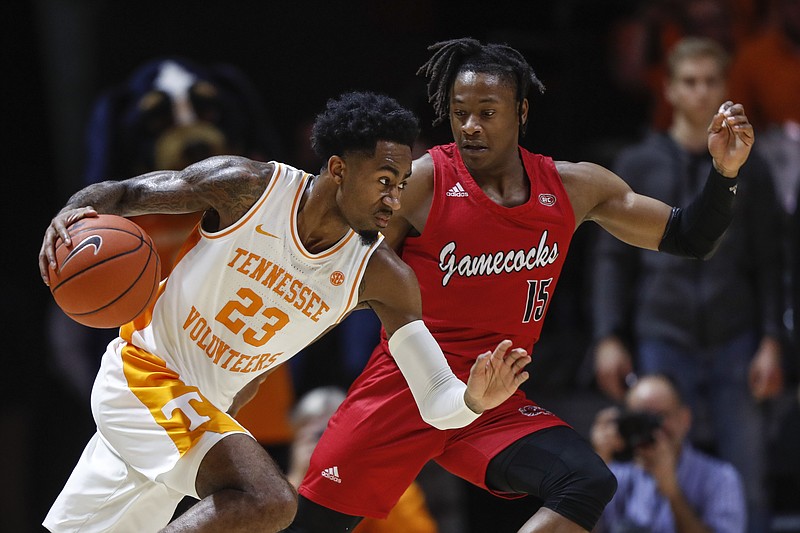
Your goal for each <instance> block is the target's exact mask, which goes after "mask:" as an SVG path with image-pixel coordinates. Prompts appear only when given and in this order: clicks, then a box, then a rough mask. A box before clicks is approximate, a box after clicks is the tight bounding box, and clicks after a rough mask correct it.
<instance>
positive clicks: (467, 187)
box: [402, 144, 575, 365]
mask: <svg viewBox="0 0 800 533" xmlns="http://www.w3.org/2000/svg"><path fill="white" fill-rule="evenodd" d="M429 152H430V154H431V156H432V157H433V161H434V178H433V181H434V191H433V202H432V204H431V210H430V213H429V215H428V220H427V222H426V224H425V230H424V231H423V233H422V235H421V236H419V237H411V238H406V240H405V245H404V248H403V251H402V258H403V260H404V261H405V262H406V263H408V264H409V265H410V266H411V268H412V269H413V270H414V272H415V273H416V275H417V278H418V279H419V281H420V286H421V290H422V309H423V319H424V320H425V323H426V324H427V326H428V328H429V329H430V330H431V332H432V333H433V334H434V336H435V337H436V339H437V341H438V342H439V344H440V346H441V347H442V349H443V350H444V351H445V353H447V354H448V355H454V354H458V355H461V356H469V355H471V356H472V357H469V361H465V364H467V363H468V364H470V365H471V362H472V360H474V357H475V356H477V355H478V354H479V353H480V352H483V351H486V350H489V349H493V348H494V346H496V344H497V343H498V342H500V341H501V340H503V339H504V338H510V339H511V340H512V341H514V345H515V346H521V347H524V348H526V349H527V350H528V351H529V352H531V351H532V348H533V344H534V343H535V342H536V340H537V339H538V338H539V334H540V332H541V330H542V321H543V320H544V317H545V314H546V312H547V307H548V305H549V304H550V299H551V298H552V297H553V292H554V291H555V288H556V283H557V281H558V276H559V274H560V273H561V268H562V266H563V264H564V260H565V258H566V255H567V249H568V248H569V243H570V240H571V238H572V234H573V232H574V230H575V216H574V214H573V211H572V206H571V204H570V201H569V198H568V197H567V193H566V190H565V189H564V186H563V183H562V181H561V177H560V176H559V174H558V172H557V171H556V168H555V164H554V163H553V160H552V159H551V158H549V157H545V156H542V155H538V154H533V153H530V152H528V151H527V150H524V149H523V148H521V147H520V154H521V156H522V160H523V163H524V165H525V172H526V174H527V176H528V178H529V180H530V187H531V195H530V198H529V199H528V201H527V202H526V203H524V204H522V205H519V206H516V207H510V208H509V207H503V206H500V205H498V204H497V203H495V202H494V201H493V200H491V199H490V198H489V197H487V196H486V194H484V192H483V191H482V190H481V188H480V187H479V186H478V184H477V183H475V181H474V180H473V179H472V177H471V176H470V174H469V172H468V171H467V169H466V167H465V166H464V162H463V160H462V159H461V154H460V153H459V151H458V148H457V147H456V145H455V144H449V145H444V146H436V147H434V148H432V149H430V150H429ZM451 364H452V361H451Z"/></svg>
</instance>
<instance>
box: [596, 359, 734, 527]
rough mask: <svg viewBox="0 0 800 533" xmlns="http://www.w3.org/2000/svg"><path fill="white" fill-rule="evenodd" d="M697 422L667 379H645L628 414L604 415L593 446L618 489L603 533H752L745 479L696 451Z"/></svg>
mask: <svg viewBox="0 0 800 533" xmlns="http://www.w3.org/2000/svg"><path fill="white" fill-rule="evenodd" d="M691 423H692V413H691V410H690V409H689V407H688V406H687V405H686V404H685V403H684V401H683V399H682V397H681V394H680V392H679V391H678V388H677V386H676V385H675V383H674V382H673V380H672V379H670V378H669V377H668V376H666V375H662V374H651V375H647V376H644V377H641V378H639V379H638V380H637V381H636V383H635V384H634V385H633V386H632V387H631V388H630V390H629V391H628V392H627V394H626V396H625V405H624V409H620V408H617V407H609V408H606V409H603V410H601V411H600V412H599V413H598V414H597V416H596V418H595V422H594V425H593V426H592V430H591V441H592V446H593V447H594V449H595V451H596V452H597V453H598V455H600V457H602V458H603V460H605V461H606V463H607V464H608V465H609V468H610V469H611V471H612V472H613V473H614V475H615V476H616V477H617V482H618V488H617V492H616V495H615V496H614V498H613V499H612V500H611V502H610V503H609V504H608V506H606V509H605V511H604V512H603V516H602V517H601V518H600V522H599V523H598V525H597V528H596V529H595V532H596V533H623V532H625V533H634V532H644V531H647V532H651V533H673V532H674V533H690V532H717V533H743V532H744V531H745V527H746V525H747V511H746V506H745V497H744V488H743V485H742V479H741V476H740V475H739V473H738V472H737V471H736V469H735V468H734V467H733V466H732V465H731V464H730V463H726V462H723V461H721V460H719V459H717V458H714V457H711V456H709V455H707V454H705V453H703V452H701V451H699V450H697V449H695V448H694V447H692V445H691V444H690V442H689V440H688V439H687V435H688V434H689V430H690V428H691Z"/></svg>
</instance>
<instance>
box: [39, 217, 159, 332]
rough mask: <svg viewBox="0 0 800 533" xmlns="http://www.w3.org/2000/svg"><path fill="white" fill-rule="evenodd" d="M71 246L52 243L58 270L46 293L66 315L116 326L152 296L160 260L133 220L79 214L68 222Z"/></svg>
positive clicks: (97, 324)
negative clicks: (76, 218) (88, 216)
mask: <svg viewBox="0 0 800 533" xmlns="http://www.w3.org/2000/svg"><path fill="white" fill-rule="evenodd" d="M68 230H69V234H70V237H71V238H72V246H69V247H68V246H65V245H64V242H63V241H62V240H61V239H59V240H58V241H57V242H56V261H57V264H58V270H57V271H54V270H53V269H52V268H50V292H51V293H52V294H53V298H55V300H56V303H57V304H58V306H59V307H60V308H61V310H62V311H64V312H65V313H66V314H67V315H69V317H70V318H72V319H73V320H75V321H76V322H79V323H81V324H83V325H85V326H89V327H93V328H117V327H119V326H121V325H123V324H125V323H127V322H130V321H131V320H133V319H134V318H136V317H137V316H139V315H140V314H141V313H142V311H144V310H145V309H146V308H147V306H148V305H149V304H150V303H151V302H152V301H153V299H154V298H155V296H156V292H157V291H158V283H159V281H160V280H161V262H160V260H159V258H158V253H157V252H156V249H155V246H154V245H153V241H152V239H151V238H150V236H149V235H147V233H145V232H144V230H142V228H140V227H139V226H138V225H136V224H135V223H133V222H131V221H130V220H128V219H127V218H123V217H120V216H116V215H99V216H97V217H94V218H84V219H81V220H79V221H78V222H76V223H75V224H72V225H71V226H69V227H68Z"/></svg>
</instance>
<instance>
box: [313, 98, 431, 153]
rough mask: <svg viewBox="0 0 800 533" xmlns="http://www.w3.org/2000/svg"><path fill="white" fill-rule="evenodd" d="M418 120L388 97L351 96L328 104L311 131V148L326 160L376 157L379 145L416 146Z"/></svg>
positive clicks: (331, 100) (333, 99)
mask: <svg viewBox="0 0 800 533" xmlns="http://www.w3.org/2000/svg"><path fill="white" fill-rule="evenodd" d="M418 134H419V120H418V119H417V117H416V116H415V115H414V113H412V112H411V111H409V110H408V109H406V108H404V107H402V106H401V105H400V104H399V103H398V102H397V101H396V100H394V99H393V98H390V97H388V96H384V95H380V94H376V93H372V92H350V93H345V94H343V95H341V96H339V97H338V98H331V99H330V100H328V103H327V106H326V108H325V110H324V111H323V112H322V113H320V114H319V115H317V117H316V119H315V120H314V125H313V126H312V129H311V146H312V148H313V149H314V151H315V152H316V153H317V155H318V156H320V157H321V158H322V159H323V160H325V161H327V160H328V159H329V158H330V157H331V156H332V155H340V156H344V155H345V154H346V153H347V152H361V153H366V154H369V155H374V154H375V146H376V145H377V143H378V141H391V142H396V143H399V144H404V145H406V146H413V144H414V141H416V139H417V135H418Z"/></svg>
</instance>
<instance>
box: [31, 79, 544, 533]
mask: <svg viewBox="0 0 800 533" xmlns="http://www.w3.org/2000/svg"><path fill="white" fill-rule="evenodd" d="M418 129H419V128H418V123H417V119H416V118H415V117H414V115H413V114H412V113H411V112H409V111H408V110H406V109H404V108H402V107H400V106H399V105H398V103H397V102H395V101H394V100H392V99H390V98H388V97H385V96H380V95H375V94H372V93H349V94H346V95H343V96H341V97H340V98H338V99H333V100H330V101H329V102H328V106H327V109H326V110H325V111H324V112H323V113H322V114H320V115H319V116H318V117H317V119H316V121H315V124H314V128H313V134H312V143H313V145H314V148H315V150H316V151H317V153H318V154H319V155H320V156H321V157H322V158H323V159H324V160H326V161H327V165H326V166H325V167H324V168H323V169H322V171H321V173H320V174H319V175H318V176H314V175H310V174H308V173H306V172H303V171H300V170H297V169H295V168H292V167H290V166H288V165H286V164H283V163H278V162H274V161H273V162H268V163H267V162H260V161H253V160H250V159H246V158H242V157H233V156H220V157H213V158H210V159H207V160H205V161H201V162H199V163H196V164H193V165H191V166H189V167H187V168H186V169H184V170H182V171H156V172H151V173H148V174H144V175H141V176H137V177H134V178H130V179H128V180H124V181H106V182H103V183H98V184H94V185H90V186H89V187H86V188H85V189H83V190H81V191H79V192H78V193H76V194H75V195H73V196H72V198H70V200H69V201H68V203H67V205H66V206H65V207H64V208H63V209H62V210H61V211H60V212H59V213H58V214H57V215H56V216H55V218H53V220H52V222H51V224H50V226H49V227H48V228H47V230H46V232H45V235H44V241H43V243H42V248H41V252H40V254H39V267H40V270H41V274H42V278H43V280H44V282H45V283H48V274H47V272H48V266H49V265H54V257H55V255H54V248H55V242H56V240H57V239H58V238H59V237H60V238H61V239H63V240H64V241H65V242H67V243H68V245H69V235H68V233H67V227H68V226H69V225H71V224H74V223H75V222H77V221H78V220H80V219H82V218H84V217H92V216H95V215H96V213H110V214H116V215H122V216H133V215H142V214H147V213H188V212H195V211H204V216H203V218H202V221H201V223H200V224H199V225H198V227H197V228H196V229H195V230H194V232H193V233H192V235H191V236H190V237H189V239H188V240H187V242H186V243H185V245H184V247H183V250H182V251H181V253H180V256H179V259H178V261H177V263H176V265H175V267H174V269H173V271H172V273H171V274H170V276H169V277H168V278H167V279H166V280H164V281H163V282H162V283H161V286H160V288H159V294H158V298H157V299H156V301H155V303H154V304H153V305H152V306H151V308H149V309H148V310H147V311H146V312H145V313H144V314H142V315H141V316H139V317H138V318H137V319H135V320H134V321H133V322H131V323H129V324H126V325H124V326H123V327H122V328H121V329H120V335H119V337H118V338H117V339H115V340H114V341H112V342H111V343H110V344H109V346H108V348H107V350H106V353H105V354H104V356H103V360H102V363H101V368H100V370H99V373H98V377H97V379H96V382H95V386H94V389H93V392H92V413H93V415H94V418H95V421H96V423H97V433H96V434H95V436H94V437H93V438H92V439H91V440H90V442H89V444H88V445H87V447H86V449H85V450H84V452H83V455H82V456H81V458H80V460H79V462H78V465H77V466H76V468H75V470H74V471H73V473H72V475H71V476H70V478H69V480H68V481H67V484H66V486H65V487H64V489H63V491H62V492H61V494H60V495H59V497H58V498H57V500H56V502H55V503H54V504H53V507H52V508H51V510H50V512H49V513H48V515H47V517H46V518H45V520H44V525H45V526H46V527H47V528H48V529H49V530H50V531H53V532H78V531H80V532H99V531H114V532H116V533H119V532H136V533H146V532H152V531H163V532H177V531H193V532H201V531H213V532H219V531H225V532H226V533H227V532H235V531H278V530H281V529H283V528H285V527H286V526H288V525H289V523H290V522H291V521H292V518H293V516H294V514H295V511H296V505H297V504H296V499H297V495H296V493H295V491H294V489H293V488H292V486H291V485H290V484H289V483H288V482H287V480H286V479H285V478H284V476H283V474H282V473H281V472H280V470H279V469H278V467H277V466H276V464H275V463H274V462H273V461H272V460H271V459H270V457H269V455H267V453H266V452H265V451H264V449H263V448H262V447H261V446H260V445H259V444H258V443H257V442H256V441H255V440H254V439H253V438H252V437H251V436H250V435H249V434H248V432H247V431H246V430H245V429H244V428H243V427H242V426H240V425H239V424H238V423H237V422H236V421H235V420H234V419H233V418H232V417H231V416H230V414H234V413H235V412H236V410H237V409H238V407H240V406H241V405H242V404H243V403H245V402H246V401H247V400H248V399H249V398H250V397H252V395H253V394H255V391H256V389H257V387H258V384H259V383H260V382H261V381H263V379H264V378H265V377H266V375H267V373H268V372H269V371H270V370H271V369H273V368H275V367H276V366H277V365H279V364H281V363H283V362H284V361H286V360H287V359H289V358H290V357H292V356H293V355H294V354H296V353H297V352H298V351H300V350H301V349H302V348H304V347H305V346H307V345H309V344H310V343H312V342H313V341H314V340H315V339H317V338H318V337H319V336H321V335H323V334H324V333H325V332H326V331H327V330H328V329H329V328H331V327H333V326H334V325H335V324H337V323H338V322H340V321H341V320H342V319H343V318H344V317H345V316H346V315H347V314H348V313H349V312H350V311H352V310H353V309H355V308H356V307H358V306H369V307H371V308H372V309H373V310H375V312H376V313H377V315H378V316H379V318H380V319H381V321H382V322H383V325H384V326H385V328H386V331H387V333H388V334H390V335H391V339H390V341H389V342H390V345H391V352H392V355H393V357H394V358H395V360H396V362H397V365H398V366H399V367H400V369H401V371H402V372H403V374H404V376H405V377H406V379H407V381H408V384H409V387H410V389H411V391H412V393H413V395H414V397H415V399H416V401H417V403H418V406H419V412H420V416H421V417H422V418H423V419H424V420H426V421H427V422H428V423H430V424H431V425H433V426H435V427H437V428H442V429H445V428H455V427H462V426H464V425H467V424H468V423H470V422H471V421H473V420H475V419H476V418H477V417H478V416H479V414H480V413H481V412H483V411H484V410H486V409H491V408H492V407H495V406H497V405H499V404H500V403H502V402H503V401H504V400H505V399H506V398H508V397H509V396H510V395H511V394H512V393H513V392H514V391H515V390H516V389H517V387H518V386H519V385H520V384H521V383H523V382H524V381H525V380H526V379H527V377H528V375H527V372H525V371H524V370H523V368H524V367H525V365H527V364H528V363H529V362H530V357H529V356H528V354H527V353H526V352H525V351H524V350H521V349H510V348H511V343H510V341H503V342H502V343H500V344H499V345H498V346H497V348H496V349H495V350H494V352H493V353H489V352H487V353H485V354H483V355H482V356H481V357H480V358H479V359H478V361H477V362H476V364H475V366H474V367H473V368H472V372H471V374H470V377H469V380H468V383H467V384H464V383H463V382H462V381H460V380H459V379H458V378H456V377H455V376H454V375H453V373H452V372H451V370H450V368H449V367H448V366H447V363H446V361H445V359H444V356H443V354H442V352H441V350H440V349H439V346H438V345H437V344H436V342H435V341H434V340H433V337H432V336H431V335H430V333H429V332H428V330H427V328H426V327H425V325H424V324H423V322H422V321H421V319H420V317H421V302H420V294H419V286H418V284H417V280H416V278H415V276H414V275H413V273H412V271H411V270H410V269H409V268H408V267H407V266H406V265H405V264H404V263H403V262H402V261H401V260H400V259H399V258H398V257H397V256H396V255H395V254H394V252H393V251H391V250H390V248H389V247H388V246H387V245H386V244H384V243H383V236H382V235H381V234H380V230H381V229H382V228H385V227H386V225H387V224H388V222H389V219H390V218H391V216H392V213H393V211H395V210H396V209H398V208H399V206H400V192H401V190H402V189H403V187H404V186H405V181H406V179H407V178H408V176H409V175H410V173H411V159H412V158H411V145H412V143H413V142H414V140H415V138H416V135H417V133H418ZM384 423H387V424H391V423H392V422H391V420H386V421H384ZM346 474H347V473H346V472H341V471H340V472H339V475H340V476H341V477H342V478H346ZM342 482H343V483H344V482H346V481H342ZM184 495H190V496H193V497H195V498H198V499H199V500H200V501H199V503H198V504H196V505H195V506H193V507H192V508H190V509H189V510H188V511H186V512H185V513H184V514H182V515H181V516H179V517H178V518H176V519H175V520H174V521H172V522H170V518H171V517H172V515H173V513H174V510H175V508H176V506H177V504H178V503H179V502H180V500H181V499H182V498H183V496H184Z"/></svg>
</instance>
